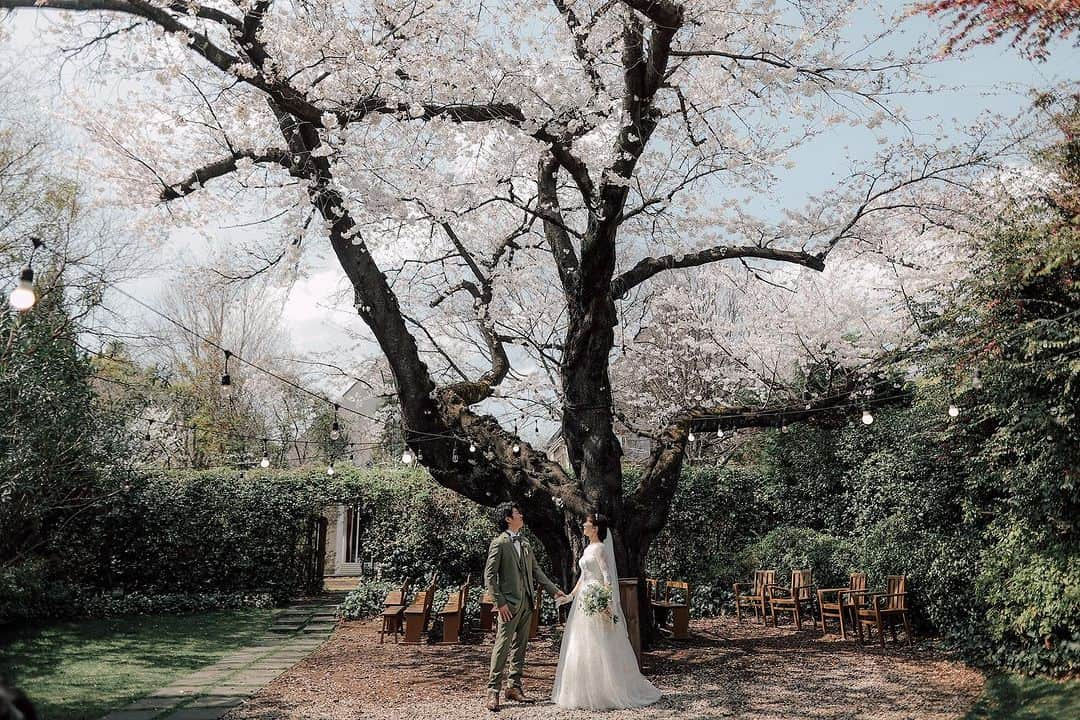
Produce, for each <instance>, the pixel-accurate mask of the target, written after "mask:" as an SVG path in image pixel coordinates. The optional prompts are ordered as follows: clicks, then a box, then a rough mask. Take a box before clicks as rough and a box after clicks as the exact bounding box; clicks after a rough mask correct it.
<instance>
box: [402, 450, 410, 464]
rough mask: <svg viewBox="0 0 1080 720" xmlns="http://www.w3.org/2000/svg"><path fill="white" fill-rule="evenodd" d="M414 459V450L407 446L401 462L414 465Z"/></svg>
mask: <svg viewBox="0 0 1080 720" xmlns="http://www.w3.org/2000/svg"><path fill="white" fill-rule="evenodd" d="M412 461H413V454H412V451H411V450H409V449H408V448H405V452H403V453H401V462H403V463H405V464H406V465H412Z"/></svg>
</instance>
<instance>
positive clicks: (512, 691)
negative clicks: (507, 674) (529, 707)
mask: <svg viewBox="0 0 1080 720" xmlns="http://www.w3.org/2000/svg"><path fill="white" fill-rule="evenodd" d="M506 699H507V700H513V701H514V702H519V703H531V702H532V701H533V700H532V698H530V697H526V695H525V692H524V691H523V690H522V689H521V688H519V687H512V688H506Z"/></svg>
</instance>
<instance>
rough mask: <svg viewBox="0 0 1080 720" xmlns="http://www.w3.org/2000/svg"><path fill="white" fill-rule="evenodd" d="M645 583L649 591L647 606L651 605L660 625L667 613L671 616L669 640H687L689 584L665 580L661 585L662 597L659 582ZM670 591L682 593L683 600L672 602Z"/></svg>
mask: <svg viewBox="0 0 1080 720" xmlns="http://www.w3.org/2000/svg"><path fill="white" fill-rule="evenodd" d="M645 583H646V585H647V586H648V589H649V604H650V605H652V607H653V609H654V611H657V616H658V617H659V620H660V624H661V625H663V624H664V620H665V619H666V618H667V616H668V614H669V613H670V615H671V639H672V640H689V639H690V597H691V596H690V583H685V582H680V581H678V580H667V581H665V582H664V583H663V588H664V589H663V595H662V596H661V590H660V585H661V583H660V581H659V580H646V581H645ZM672 590H675V591H678V592H681V593H683V596H684V598H685V600H684V601H679V600H672V599H671V591H672Z"/></svg>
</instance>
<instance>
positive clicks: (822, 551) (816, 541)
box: [736, 527, 857, 587]
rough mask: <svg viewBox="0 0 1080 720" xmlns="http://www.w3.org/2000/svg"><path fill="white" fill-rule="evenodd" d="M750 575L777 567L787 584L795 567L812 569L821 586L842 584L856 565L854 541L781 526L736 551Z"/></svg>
mask: <svg viewBox="0 0 1080 720" xmlns="http://www.w3.org/2000/svg"><path fill="white" fill-rule="evenodd" d="M736 561H737V562H738V563H739V565H740V566H741V567H742V569H743V573H742V574H743V577H744V578H749V577H751V576H752V575H753V572H754V570H757V569H760V568H769V569H775V570H776V582H777V584H779V585H783V586H785V587H786V586H787V585H789V584H790V582H791V571H792V570H805V569H810V570H811V571H812V572H813V581H814V584H815V585H817V586H818V587H843V586H846V585H847V584H848V575H849V573H851V572H853V571H854V570H856V569H857V567H856V561H855V556H854V553H853V551H852V548H851V544H850V543H849V542H848V541H847V540H845V539H842V538H837V537H834V536H832V535H829V534H827V533H823V532H818V531H817V530H811V529H809V528H796V527H780V528H777V529H775V530H773V531H772V532H770V533H768V534H766V535H765V536H764V537H763V538H761V539H760V540H758V541H757V542H754V543H752V544H750V545H748V546H746V547H745V548H743V549H742V550H741V551H739V552H738V553H737V555H736Z"/></svg>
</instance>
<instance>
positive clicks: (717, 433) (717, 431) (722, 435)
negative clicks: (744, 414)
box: [716, 427, 724, 440]
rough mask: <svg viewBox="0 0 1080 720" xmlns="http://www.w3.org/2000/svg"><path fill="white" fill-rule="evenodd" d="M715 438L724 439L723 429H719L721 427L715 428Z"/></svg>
mask: <svg viewBox="0 0 1080 720" xmlns="http://www.w3.org/2000/svg"><path fill="white" fill-rule="evenodd" d="M716 437H717V438H719V439H721V440H722V439H723V438H724V428H721V427H718V428H716Z"/></svg>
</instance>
